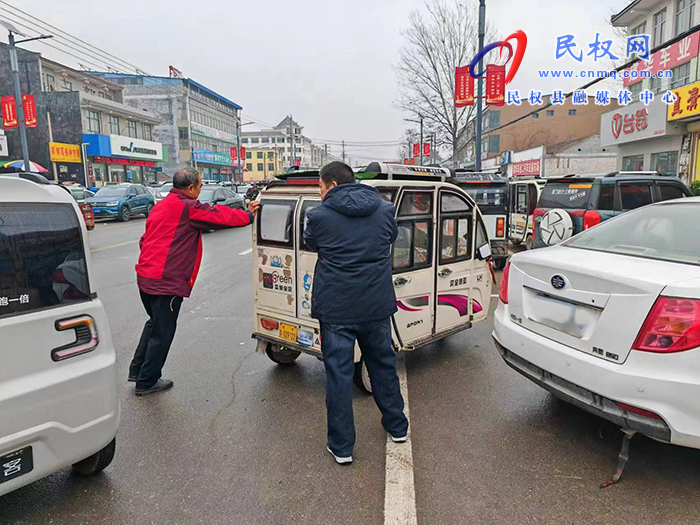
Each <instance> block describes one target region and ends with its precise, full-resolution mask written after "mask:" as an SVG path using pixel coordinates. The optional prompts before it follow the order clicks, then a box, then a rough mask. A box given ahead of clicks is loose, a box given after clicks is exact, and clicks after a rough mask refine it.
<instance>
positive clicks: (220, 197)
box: [199, 185, 246, 210]
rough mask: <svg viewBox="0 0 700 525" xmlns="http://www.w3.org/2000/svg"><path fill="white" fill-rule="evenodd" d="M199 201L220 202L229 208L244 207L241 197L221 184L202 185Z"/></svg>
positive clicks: (242, 208)
mask: <svg viewBox="0 0 700 525" xmlns="http://www.w3.org/2000/svg"><path fill="white" fill-rule="evenodd" d="M199 201H200V202H206V203H207V204H222V205H224V206H228V207H229V208H238V209H239V210H244V209H246V206H245V202H244V201H243V197H241V196H240V195H238V194H236V193H234V192H233V190H230V189H229V188H222V187H221V186H213V185H212V186H204V187H203V188H202V193H200V194H199Z"/></svg>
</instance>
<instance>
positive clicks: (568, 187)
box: [533, 172, 692, 248]
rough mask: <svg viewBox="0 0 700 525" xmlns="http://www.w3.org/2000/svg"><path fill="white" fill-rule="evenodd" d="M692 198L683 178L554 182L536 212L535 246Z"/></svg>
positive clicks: (629, 175) (612, 176)
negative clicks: (649, 207)
mask: <svg viewBox="0 0 700 525" xmlns="http://www.w3.org/2000/svg"><path fill="white" fill-rule="evenodd" d="M690 196H692V193H691V192H690V190H689V189H688V187H687V186H686V185H685V184H683V182H681V181H680V180H679V179H677V178H675V177H668V176H661V175H654V174H650V173H643V172H641V173H640V172H613V173H609V174H607V175H598V176H595V175H591V176H588V175H571V176H567V177H563V178H557V179H550V180H548V181H547V184H546V185H545V187H544V189H543V190H542V195H540V199H539V201H538V202H537V208H536V209H535V213H534V217H535V232H534V236H533V237H534V247H535V248H542V247H544V246H552V245H554V244H559V243H560V242H562V241H565V240H566V239H568V238H569V237H571V236H572V235H576V234H577V233H580V232H582V231H583V230H587V229H588V228H591V227H593V226H595V225H596V224H599V223H601V222H603V221H605V220H607V219H610V218H612V217H615V216H616V215H620V214H621V213H624V212H626V211H630V210H634V209H636V208H640V207H642V206H646V205H647V204H652V203H654V202H660V201H666V200H670V199H678V198H681V197H690Z"/></svg>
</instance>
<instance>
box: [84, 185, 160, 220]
mask: <svg viewBox="0 0 700 525" xmlns="http://www.w3.org/2000/svg"><path fill="white" fill-rule="evenodd" d="M87 202H88V203H89V204H91V205H92V207H93V211H94V213H95V218H97V219H101V218H108V219H117V220H119V221H123V222H126V221H128V220H129V219H130V218H131V216H132V215H136V214H139V213H142V214H143V215H145V216H146V217H148V215H149V214H150V213H151V210H152V209H153V206H154V205H155V203H156V202H155V198H154V197H153V195H151V194H150V193H149V192H148V191H147V190H146V188H145V187H144V186H142V185H141V184H130V183H124V184H111V185H108V186H104V187H102V188H100V189H99V190H98V191H97V193H96V194H95V196H94V197H91V198H89V199H87Z"/></svg>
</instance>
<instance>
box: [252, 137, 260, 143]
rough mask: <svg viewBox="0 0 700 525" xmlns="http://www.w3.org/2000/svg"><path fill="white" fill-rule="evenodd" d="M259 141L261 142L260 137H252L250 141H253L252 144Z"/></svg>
mask: <svg viewBox="0 0 700 525" xmlns="http://www.w3.org/2000/svg"><path fill="white" fill-rule="evenodd" d="M258 142H260V141H259V139H258V137H252V138H251V139H250V143H251V144H258Z"/></svg>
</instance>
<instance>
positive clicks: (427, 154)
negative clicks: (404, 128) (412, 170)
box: [423, 142, 430, 157]
mask: <svg viewBox="0 0 700 525" xmlns="http://www.w3.org/2000/svg"><path fill="white" fill-rule="evenodd" d="M423 156H424V157H430V142H424V143H423Z"/></svg>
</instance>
